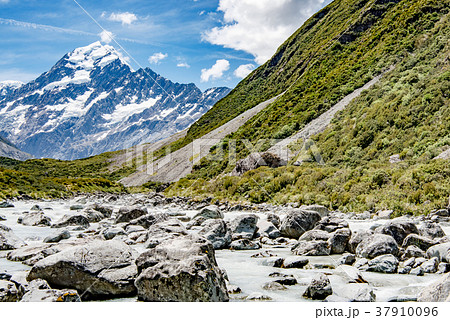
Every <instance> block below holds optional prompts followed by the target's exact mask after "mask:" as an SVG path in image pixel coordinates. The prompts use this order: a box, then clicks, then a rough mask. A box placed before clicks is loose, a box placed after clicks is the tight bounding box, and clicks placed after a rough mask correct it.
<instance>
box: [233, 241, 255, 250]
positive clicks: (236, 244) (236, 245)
mask: <svg viewBox="0 0 450 320" xmlns="http://www.w3.org/2000/svg"><path fill="white" fill-rule="evenodd" d="M260 248H261V245H260V244H259V243H257V242H253V241H250V240H248V239H239V240H234V241H233V242H231V244H230V249H232V250H257V249H260Z"/></svg>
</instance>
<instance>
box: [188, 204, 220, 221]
mask: <svg viewBox="0 0 450 320" xmlns="http://www.w3.org/2000/svg"><path fill="white" fill-rule="evenodd" d="M197 217H204V218H205V219H223V213H222V211H220V209H219V207H218V206H216V205H210V206H207V207H204V208H203V209H201V210H200V212H199V213H197V214H196V215H195V216H194V219H195V218H197Z"/></svg>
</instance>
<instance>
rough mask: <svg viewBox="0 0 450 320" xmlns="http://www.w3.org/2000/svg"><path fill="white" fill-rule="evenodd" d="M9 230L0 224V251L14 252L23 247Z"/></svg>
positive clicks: (22, 243) (20, 241)
mask: <svg viewBox="0 0 450 320" xmlns="http://www.w3.org/2000/svg"><path fill="white" fill-rule="evenodd" d="M25 245H26V244H25V242H23V241H22V240H21V239H19V238H18V237H17V236H16V235H15V234H14V232H13V231H12V229H11V228H9V227H7V226H4V225H2V224H0V250H14V249H18V248H21V247H23V246H25Z"/></svg>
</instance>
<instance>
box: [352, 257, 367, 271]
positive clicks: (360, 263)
mask: <svg viewBox="0 0 450 320" xmlns="http://www.w3.org/2000/svg"><path fill="white" fill-rule="evenodd" d="M353 266H354V267H355V268H357V269H359V270H363V271H366V270H367V268H368V267H369V259H366V258H362V259H358V260H356V262H355V263H354V264H353Z"/></svg>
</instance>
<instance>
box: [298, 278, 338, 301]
mask: <svg viewBox="0 0 450 320" xmlns="http://www.w3.org/2000/svg"><path fill="white" fill-rule="evenodd" d="M331 294H333V289H332V288H331V283H330V280H329V279H328V277H327V276H326V275H325V274H319V275H318V276H316V277H315V278H314V279H313V280H312V281H311V283H310V284H309V286H308V287H307V288H306V291H305V293H303V297H305V298H309V299H313V300H324V299H325V298H326V297H328V296H329V295H331Z"/></svg>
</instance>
